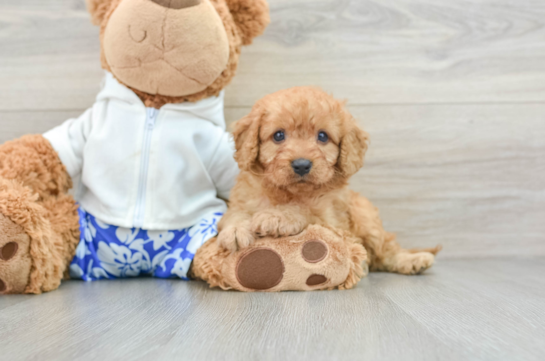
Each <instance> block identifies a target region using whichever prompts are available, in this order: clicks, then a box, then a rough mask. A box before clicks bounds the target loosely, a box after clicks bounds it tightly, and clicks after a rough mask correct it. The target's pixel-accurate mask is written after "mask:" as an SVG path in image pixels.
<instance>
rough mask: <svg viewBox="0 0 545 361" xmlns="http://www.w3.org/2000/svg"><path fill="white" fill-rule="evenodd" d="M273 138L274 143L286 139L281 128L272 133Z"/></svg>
mask: <svg viewBox="0 0 545 361" xmlns="http://www.w3.org/2000/svg"><path fill="white" fill-rule="evenodd" d="M273 139H274V141H275V142H276V143H281V142H283V141H284V140H285V139H286V134H284V131H283V130H279V131H278V132H276V133H274V135H273Z"/></svg>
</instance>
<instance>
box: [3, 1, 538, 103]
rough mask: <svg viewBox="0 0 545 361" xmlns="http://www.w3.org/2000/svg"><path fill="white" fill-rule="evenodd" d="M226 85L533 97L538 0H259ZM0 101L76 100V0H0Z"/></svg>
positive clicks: (364, 98)
mask: <svg viewBox="0 0 545 361" xmlns="http://www.w3.org/2000/svg"><path fill="white" fill-rule="evenodd" d="M270 4H271V14H272V24H271V26H270V27H269V28H268V29H267V31H266V33H265V35H264V36H262V37H260V38H258V39H257V40H256V41H255V43H254V44H253V45H252V46H250V47H247V48H246V49H244V51H243V56H242V58H241V59H242V60H241V64H240V69H239V72H238V75H237V77H236V78H235V79H234V81H233V84H232V85H231V86H230V87H229V89H228V90H229V91H228V93H227V104H228V105H229V106H250V105H252V104H253V103H254V102H255V100H257V99H258V98H260V97H261V96H263V95H265V94H268V93H271V92H273V91H276V90H279V89H282V88H286V87H290V86H294V85H311V84H312V85H319V86H323V87H324V88H326V89H328V90H329V91H333V92H335V93H336V94H338V95H339V96H341V97H344V98H348V99H349V100H350V101H351V102H352V103H354V104H377V103H380V104H398V103H419V104H429V103H461V102H470V103H476V102H523V103H524V102H543V101H544V100H545V42H544V41H543V39H544V37H545V26H544V24H545V4H544V3H543V2H542V1H537V0H517V1H512V0H499V1H498V0H482V1H478V2H476V1H471V0H452V1H433V0H419V1H417V0H387V1H377V0H374V1H371V0H270ZM0 9H1V11H0V43H1V44H2V46H1V47H0V110H31V109H50V110H59V109H62V110H66V109H84V108H86V107H88V106H89V104H90V103H91V102H92V100H93V99H94V97H95V95H96V91H97V87H96V85H97V84H98V82H99V81H100V78H101V76H102V71H101V70H100V66H99V42H98V30H97V28H94V27H93V26H92V25H91V24H90V22H89V17H88V15H87V13H86V12H85V7H84V2H83V0H48V1H45V2H44V1H40V0H25V1H24V2H22V1H14V0H2V1H0Z"/></svg>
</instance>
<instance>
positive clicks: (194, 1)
mask: <svg viewBox="0 0 545 361" xmlns="http://www.w3.org/2000/svg"><path fill="white" fill-rule="evenodd" d="M151 1H153V2H154V3H156V4H159V5H161V6H164V7H166V8H169V9H185V8H189V7H192V6H195V5H199V4H200V3H201V0H151Z"/></svg>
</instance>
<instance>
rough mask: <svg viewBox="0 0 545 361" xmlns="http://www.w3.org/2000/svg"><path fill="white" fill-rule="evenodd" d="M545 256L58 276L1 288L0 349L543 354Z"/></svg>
mask: <svg viewBox="0 0 545 361" xmlns="http://www.w3.org/2000/svg"><path fill="white" fill-rule="evenodd" d="M544 274H545V259H525V260H520V259H519V260H513V259H487V260H477V259H475V260H469V259H468V260H443V261H441V262H440V263H439V264H438V265H437V267H435V268H433V269H432V270H431V271H430V272H428V273H427V274H425V275H423V276H419V277H408V276H399V275H392V274H384V273H375V274H371V275H370V276H369V277H368V278H367V279H364V280H363V281H362V282H361V283H360V284H359V285H358V286H357V288H356V289H353V290H350V291H331V292H312V293H298V292H288V293H281V294H266V293H254V294H244V293H238V292H224V291H219V290H210V289H208V288H207V287H206V285H205V284H203V283H200V282H196V281H194V282H184V281H178V280H156V279H139V280H125V281H99V282H95V283H84V282H82V281H70V282H66V283H65V284H63V285H62V286H61V288H60V289H59V290H58V291H56V292H52V293H49V294H45V295H41V296H13V297H3V298H1V299H0V350H1V352H2V356H1V357H0V358H2V359H3V360H29V359H35V360H48V359H50V360H114V359H117V360H140V359H142V360H174V359H177V360H237V361H238V360H312V361H320V360H389V361H391V360H404V361H411V360H415V361H416V360H417V361H423V360H491V361H499V360H536V361H537V360H540V361H542V360H544V359H545V278H544V277H543V275H544Z"/></svg>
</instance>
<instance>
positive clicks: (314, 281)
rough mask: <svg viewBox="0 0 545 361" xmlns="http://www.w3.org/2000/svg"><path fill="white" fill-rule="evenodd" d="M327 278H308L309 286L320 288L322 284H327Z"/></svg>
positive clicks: (319, 276)
mask: <svg viewBox="0 0 545 361" xmlns="http://www.w3.org/2000/svg"><path fill="white" fill-rule="evenodd" d="M326 282H327V278H326V277H325V276H322V275H316V274H314V275H311V276H310V277H309V278H307V286H318V285H321V284H322V283H326Z"/></svg>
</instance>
